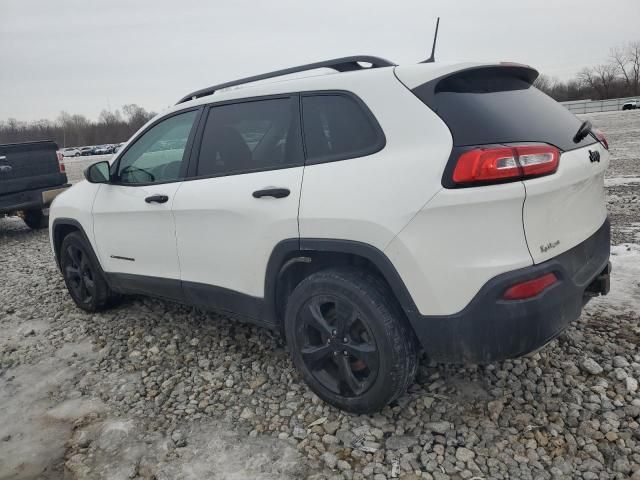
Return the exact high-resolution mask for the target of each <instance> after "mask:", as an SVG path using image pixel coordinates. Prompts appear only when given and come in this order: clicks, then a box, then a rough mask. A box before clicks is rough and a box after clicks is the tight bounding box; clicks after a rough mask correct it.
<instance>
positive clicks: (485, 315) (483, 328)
mask: <svg viewBox="0 0 640 480" xmlns="http://www.w3.org/2000/svg"><path fill="white" fill-rule="evenodd" d="M609 253H610V224H609V221H608V220H606V221H605V223H604V224H603V225H602V226H601V227H600V228H599V229H598V231H597V232H596V233H594V234H593V235H592V236H591V237H589V238H588V239H587V240H585V241H584V242H582V243H581V244H579V245H577V246H575V247H574V248H572V249H571V250H568V251H566V252H564V253H562V254H560V255H558V256H557V257H554V258H552V259H551V260H548V261H546V262H543V263H540V264H538V265H533V266H531V267H526V268H522V269H519V270H514V271H512V272H507V273H504V274H502V275H498V276H497V277H494V278H493V279H491V280H490V281H489V282H487V283H486V284H485V285H484V286H483V287H482V289H481V290H480V291H479V292H478V294H477V295H476V296H475V297H474V299H473V300H472V301H471V302H470V303H469V305H467V307H465V308H464V309H463V310H462V311H460V312H459V313H457V314H454V315H446V316H423V317H421V318H420V319H417V320H416V321H414V322H412V324H413V327H414V330H415V331H416V334H417V336H418V338H419V340H420V342H421V343H422V346H423V347H424V349H425V351H426V353H427V355H428V356H429V357H430V358H431V359H432V360H434V361H438V362H450V363H488V362H493V361H498V360H503V359H506V358H514V357H518V356H521V355H524V354H526V353H529V352H532V351H534V350H537V349H538V348H540V347H542V346H543V345H545V344H546V343H547V342H549V341H550V340H552V339H553V338H555V337H556V336H558V335H559V334H560V333H561V332H562V331H563V330H564V329H565V328H566V327H567V326H568V325H569V324H570V323H571V322H572V321H574V320H575V319H577V318H578V317H579V316H580V313H581V311H582V307H583V305H584V304H585V303H586V302H587V301H588V300H589V298H590V297H592V296H595V295H599V294H606V293H607V292H608V288H609V282H608V280H609V276H608V273H609V270H610V264H609ZM550 272H553V273H555V275H556V276H557V278H558V282H556V283H555V284H554V285H552V286H551V287H549V288H548V289H547V290H545V291H543V292H542V293H541V294H540V295H538V296H536V297H533V298H530V299H526V300H515V301H513V300H512V301H506V300H503V299H502V295H503V294H504V292H505V290H506V289H507V288H508V287H509V286H511V285H513V284H515V283H518V282H522V281H526V280H530V279H532V278H536V277H539V276H541V275H544V274H546V273H550Z"/></svg>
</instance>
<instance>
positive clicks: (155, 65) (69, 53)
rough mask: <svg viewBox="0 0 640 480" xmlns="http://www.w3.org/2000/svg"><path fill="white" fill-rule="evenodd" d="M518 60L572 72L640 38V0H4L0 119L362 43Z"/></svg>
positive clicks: (145, 97)
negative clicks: (435, 37)
mask: <svg viewBox="0 0 640 480" xmlns="http://www.w3.org/2000/svg"><path fill="white" fill-rule="evenodd" d="M438 15H439V16H441V17H442V20H441V23H440V35H439V38H438V49H437V59H438V60H443V61H452V60H499V61H505V60H511V61H518V62H523V63H527V64H530V65H532V66H534V67H536V68H537V69H538V70H539V71H541V72H542V73H545V74H547V75H551V76H557V77H560V78H563V79H566V78H568V77H571V76H573V75H574V74H575V73H576V72H577V71H578V70H580V69H581V68H582V67H584V66H586V65H594V64H597V63H600V62H603V61H605V60H606V57H607V55H608V52H609V49H610V47H611V46H614V45H617V44H621V43H625V42H628V41H630V40H640V0H611V1H608V2H606V1H603V0H558V1H554V2H550V1H542V0H536V1H530V0H484V1H476V0H464V1H463V0H456V1H455V2H454V1H448V0H438V1H432V0H408V1H403V0H385V1H373V0H324V1H321V2H311V1H306V0H268V1H261V0H253V1H248V0H227V1H221V0H209V1H204V0H201V1H196V0H136V1H131V0H55V1H53V0H0V120H6V119H7V118H10V117H13V118H17V119H19V120H35V119H40V118H49V119H53V118H55V117H56V116H57V115H58V114H59V113H60V112H61V111H62V110H65V111H67V112H70V113H82V114H84V115H87V116H89V117H91V118H94V119H95V118H97V117H98V115H99V113H100V111H101V110H103V109H109V108H111V109H116V108H120V107H121V106H122V105H123V104H127V103H137V104H139V105H142V106H143V107H145V108H147V109H149V110H154V111H160V110H162V109H164V108H166V107H167V106H169V105H171V104H173V103H175V102H176V101H177V100H178V99H179V98H180V97H182V96H183V95H185V94H187V93H189V92H190V91H192V90H196V89H198V88H201V87H205V86H209V85H212V84H216V83H219V82H223V81H227V80H232V79H235V78H238V77H243V76H247V75H252V74H257V73H262V72H265V71H269V70H275V69H279V68H283V67H288V66H293V65H296V64H301V63H308V62H313V61H318V60H322V59H327V58H333V57H340V56H346V55H353V54H369V55H378V56H381V57H385V58H388V59H390V60H393V61H394V62H396V63H414V62H417V61H420V60H423V59H424V58H426V56H428V51H429V50H430V48H431V39H432V34H433V27H434V23H435V18H436V17H437V16H438Z"/></svg>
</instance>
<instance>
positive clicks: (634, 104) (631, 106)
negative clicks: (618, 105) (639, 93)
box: [622, 99, 640, 110]
mask: <svg viewBox="0 0 640 480" xmlns="http://www.w3.org/2000/svg"><path fill="white" fill-rule="evenodd" d="M637 108H640V100H638V99H633V100H629V101H627V102H624V104H623V105H622V110H635V109H637Z"/></svg>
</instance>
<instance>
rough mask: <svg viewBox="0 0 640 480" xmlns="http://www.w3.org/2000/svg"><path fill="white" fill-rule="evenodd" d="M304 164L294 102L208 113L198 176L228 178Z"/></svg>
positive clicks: (253, 104)
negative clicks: (223, 176)
mask: <svg viewBox="0 0 640 480" xmlns="http://www.w3.org/2000/svg"><path fill="white" fill-rule="evenodd" d="M303 163H304V156H303V153H302V135H301V133H300V120H299V115H298V107H297V99H296V98H277V99H270V100H255V101H249V102H244V103H232V104H227V105H219V106H213V107H211V108H210V109H209V113H208V115H207V122H206V124H205V127H204V131H203V135H202V143H201V145H200V152H199V155H198V169H197V172H196V175H197V176H209V175H230V174H238V173H246V172H251V171H260V170H269V169H277V168H285V167H291V166H296V165H302V164H303Z"/></svg>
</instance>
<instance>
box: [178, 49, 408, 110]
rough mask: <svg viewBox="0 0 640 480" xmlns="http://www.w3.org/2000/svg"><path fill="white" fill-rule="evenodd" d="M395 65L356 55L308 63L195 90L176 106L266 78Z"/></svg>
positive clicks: (382, 59)
mask: <svg viewBox="0 0 640 480" xmlns="http://www.w3.org/2000/svg"><path fill="white" fill-rule="evenodd" d="M360 62H362V63H370V64H371V66H370V67H363V66H362V65H360ZM395 65H396V64H395V63H393V62H390V61H389V60H385V59H384V58H380V57H372V56H368V55H356V56H353V57H342V58H334V59H331V60H324V61H322V62H315V63H308V64H306V65H300V66H298V67H291V68H285V69H282V70H276V71H275V72H269V73H262V74H260V75H254V76H252V77H246V78H241V79H239V80H233V81H231V82H226V83H221V84H220V85H214V86H213V87H208V88H203V89H202V90H196V91H195V92H192V93H190V94H189V95H186V96H184V97H182V98H181V99H180V100H179V101H178V103H176V105H178V104H180V103H184V102H188V101H189V100H194V99H196V98H200V97H206V96H207V95H213V94H214V93H215V92H216V91H217V90H222V89H223V88H229V87H235V86H237V85H243V84H245V83H252V82H257V81H258V80H266V79H267V78H274V77H281V76H283V75H289V74H291V73H297V72H305V71H307V70H315V69H317V68H332V69H333V70H336V71H338V72H350V71H353V70H366V69H368V68H380V67H393V66H395Z"/></svg>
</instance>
